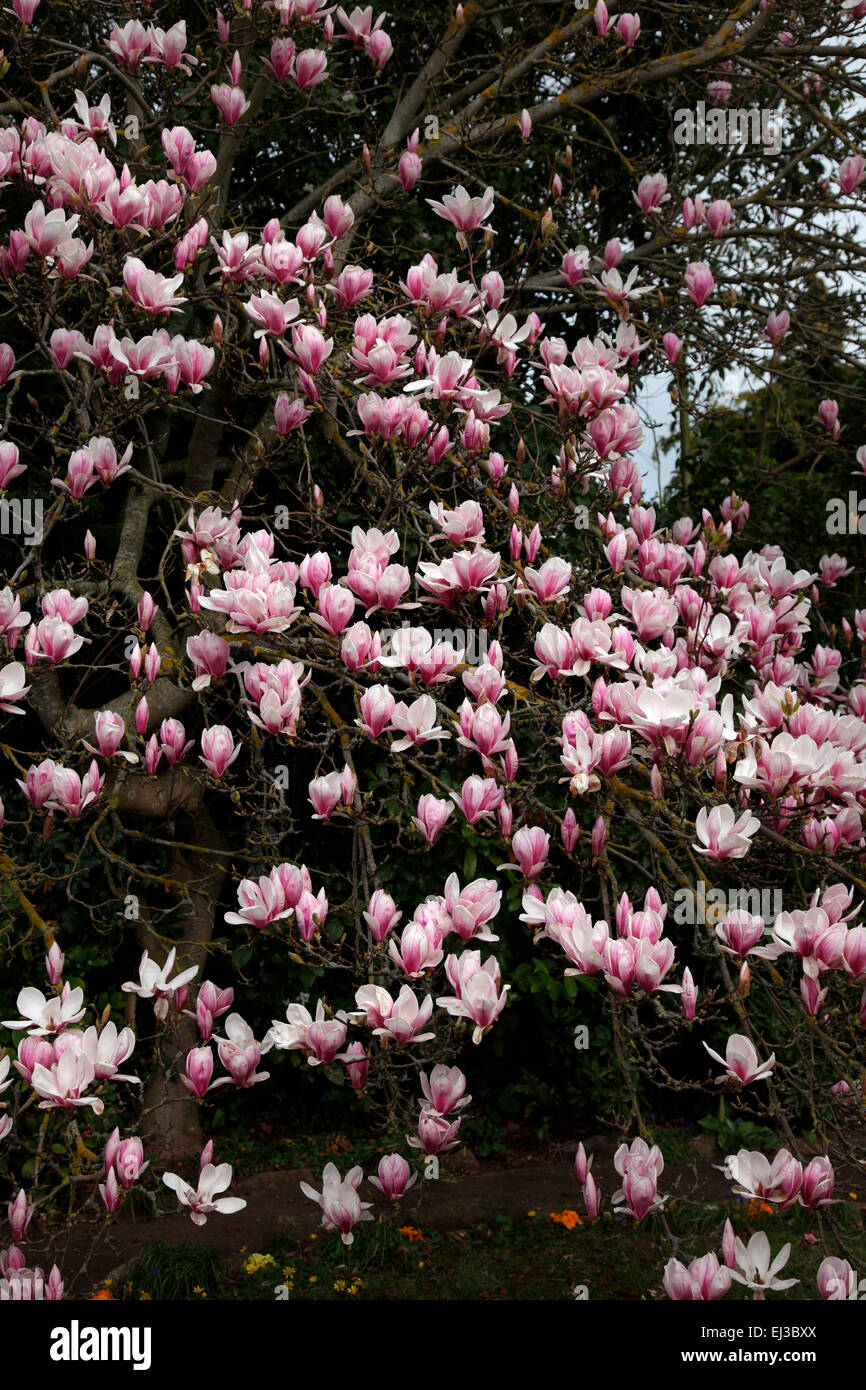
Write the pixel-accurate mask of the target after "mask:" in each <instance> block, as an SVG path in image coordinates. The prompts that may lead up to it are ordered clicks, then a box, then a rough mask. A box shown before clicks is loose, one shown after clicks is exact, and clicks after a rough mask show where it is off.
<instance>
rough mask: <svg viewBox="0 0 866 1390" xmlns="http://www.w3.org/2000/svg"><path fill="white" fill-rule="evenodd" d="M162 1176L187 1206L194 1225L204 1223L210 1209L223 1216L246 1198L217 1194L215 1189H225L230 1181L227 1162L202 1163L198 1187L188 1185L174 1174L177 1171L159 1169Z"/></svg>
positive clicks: (242, 1203)
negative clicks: (168, 1171) (161, 1171)
mask: <svg viewBox="0 0 866 1390" xmlns="http://www.w3.org/2000/svg"><path fill="white" fill-rule="evenodd" d="M162 1180H163V1182H164V1183H165V1185H166V1187H170V1188H171V1189H172V1191H173V1192H176V1193H177V1198H178V1201H179V1202H182V1203H183V1205H184V1206H185V1207H189V1209H190V1213H189V1214H190V1216H191V1218H192V1220H193V1221H194V1222H195V1224H196V1226H204V1224H205V1223H206V1221H207V1218H208V1214H209V1213H210V1212H214V1211H218V1212H222V1214H223V1215H224V1216H232V1215H233V1214H234V1213H235V1212H236V1211H242V1210H243V1208H244V1207H245V1206H246V1202H245V1201H244V1200H243V1198H241V1197H217V1196H215V1195H214V1194H215V1193H217V1192H225V1190H226V1188H227V1187H228V1186H229V1185H230V1184H231V1180H232V1166H231V1164H230V1163H219V1164H213V1163H206V1164H205V1166H204V1167H203V1168H202V1170H201V1173H200V1174H199V1179H198V1188H197V1189H196V1188H194V1187H191V1186H190V1184H189V1183H188V1182H184V1180H183V1178H181V1177H178V1175H177V1173H163V1175H162Z"/></svg>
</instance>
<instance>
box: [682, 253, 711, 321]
mask: <svg viewBox="0 0 866 1390" xmlns="http://www.w3.org/2000/svg"><path fill="white" fill-rule="evenodd" d="M715 283H716V282H715V280H714V279H713V272H712V271H711V270H710V267H709V266H708V265H707V264H706V262H705V261H692V262H691V264H690V265H688V266H686V292H687V293H688V296H689V299H692V300H694V302H695V304H697V306H698V308H699V309H700V308H702V307H703V305H704V304H706V302H707V300H708V299H709V297H710V295H711V294H712V292H713V290H714V288H715Z"/></svg>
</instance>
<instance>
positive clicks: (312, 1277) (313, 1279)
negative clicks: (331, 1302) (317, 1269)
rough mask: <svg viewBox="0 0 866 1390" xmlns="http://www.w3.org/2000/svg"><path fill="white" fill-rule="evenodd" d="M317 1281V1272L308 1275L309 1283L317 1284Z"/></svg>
mask: <svg viewBox="0 0 866 1390" xmlns="http://www.w3.org/2000/svg"><path fill="white" fill-rule="evenodd" d="M318 1282H319V1276H318V1274H311V1275H310V1283H311V1284H318Z"/></svg>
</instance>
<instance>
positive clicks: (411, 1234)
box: [400, 1226, 424, 1240]
mask: <svg viewBox="0 0 866 1390" xmlns="http://www.w3.org/2000/svg"><path fill="white" fill-rule="evenodd" d="M400 1234H401V1236H405V1237H406V1238H407V1240H423V1239H424V1232H423V1231H419V1229H418V1227H417V1226H401V1227H400Z"/></svg>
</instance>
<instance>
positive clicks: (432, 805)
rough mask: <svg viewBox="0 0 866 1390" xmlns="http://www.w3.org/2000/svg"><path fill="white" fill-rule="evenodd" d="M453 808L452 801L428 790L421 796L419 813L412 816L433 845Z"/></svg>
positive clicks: (428, 842) (426, 838)
mask: <svg viewBox="0 0 866 1390" xmlns="http://www.w3.org/2000/svg"><path fill="white" fill-rule="evenodd" d="M453 810H454V806H453V804H452V803H451V802H450V801H445V800H444V799H442V798H440V797H437V796H433V795H432V794H431V793H429V792H428V793H426V795H424V796H422V797H419V799H418V814H417V815H415V816H413V817H412V824H413V825H415V826H416V827H417V829H418V830H419V832H420V834H421V835H422V836H423V838H424V839H425V840H426V841H427V844H428V845H433V844H435V843H436V840H437V839H438V837H439V835H440V833H441V831H442V828H443V826H444V825H445V822H446V821H447V819H448V817H449V816H450V815H451V813H452V811H453Z"/></svg>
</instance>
